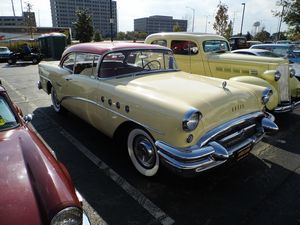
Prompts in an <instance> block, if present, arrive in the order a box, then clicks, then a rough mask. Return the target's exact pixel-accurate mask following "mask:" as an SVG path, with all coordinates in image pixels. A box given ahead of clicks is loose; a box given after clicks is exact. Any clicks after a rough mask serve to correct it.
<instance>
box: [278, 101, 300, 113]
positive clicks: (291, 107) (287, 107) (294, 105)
mask: <svg viewBox="0 0 300 225" xmlns="http://www.w3.org/2000/svg"><path fill="white" fill-rule="evenodd" d="M299 106H300V101H297V102H292V103H291V104H289V105H285V106H278V107H276V108H275V109H274V113H286V112H292V111H293V110H294V109H296V108H298V107H299Z"/></svg>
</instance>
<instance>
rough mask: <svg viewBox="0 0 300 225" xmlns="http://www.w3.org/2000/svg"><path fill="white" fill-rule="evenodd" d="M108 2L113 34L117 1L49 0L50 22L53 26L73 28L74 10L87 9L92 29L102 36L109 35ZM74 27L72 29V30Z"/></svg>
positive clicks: (74, 20) (115, 26) (115, 24)
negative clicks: (91, 21) (90, 17)
mask: <svg viewBox="0 0 300 225" xmlns="http://www.w3.org/2000/svg"><path fill="white" fill-rule="evenodd" d="M110 2H112V18H113V34H114V36H115V35H116V33H117V27H118V21H117V3H116V1H110V0H50V5H51V13H52V24H53V26H54V27H71V28H74V25H73V24H74V22H76V20H77V16H76V11H77V10H78V9H87V10H88V12H89V14H90V15H91V16H92V20H93V27H94V31H95V32H96V31H97V32H100V33H101V35H102V36H103V37H110V33H111V23H110V22H111V21H110ZM73 31H74V29H72V32H73Z"/></svg>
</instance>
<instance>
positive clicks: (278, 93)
mask: <svg viewBox="0 0 300 225" xmlns="http://www.w3.org/2000/svg"><path fill="white" fill-rule="evenodd" d="M145 43H147V44H158V45H162V46H166V47H169V48H171V49H172V51H173V53H174V55H175V59H176V62H177V65H178V66H179V68H180V69H181V70H183V71H186V72H189V73H193V74H201V75H204V76H211V77H217V78H223V79H230V80H235V81H240V82H244V83H249V84H256V85H260V86H265V87H269V88H271V89H272V90H273V96H272V98H271V100H270V102H269V103H268V105H267V108H268V110H270V111H273V112H274V113H282V112H289V111H292V110H293V109H294V108H295V107H298V106H300V81H299V80H298V79H297V78H296V77H295V70H294V69H292V68H291V67H290V65H289V63H288V60H286V59H284V58H270V57H259V56H251V55H240V54H233V53H231V52H230V47H229V43H228V41H227V40H226V39H225V38H224V37H222V36H219V35H214V34H200V33H181V32H176V33H175V32H174V33H156V34H152V35H149V36H148V37H147V38H146V40H145Z"/></svg>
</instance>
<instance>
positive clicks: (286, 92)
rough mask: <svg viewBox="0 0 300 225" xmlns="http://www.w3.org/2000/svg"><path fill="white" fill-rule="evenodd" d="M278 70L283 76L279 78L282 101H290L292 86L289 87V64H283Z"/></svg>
mask: <svg viewBox="0 0 300 225" xmlns="http://www.w3.org/2000/svg"><path fill="white" fill-rule="evenodd" d="M277 69H278V71H279V72H280V73H281V77H280V79H279V80H278V86H279V96H280V100H281V102H290V100H291V99H290V96H291V95H290V88H289V77H290V74H289V65H288V64H282V65H280V66H279V67H278V68H277Z"/></svg>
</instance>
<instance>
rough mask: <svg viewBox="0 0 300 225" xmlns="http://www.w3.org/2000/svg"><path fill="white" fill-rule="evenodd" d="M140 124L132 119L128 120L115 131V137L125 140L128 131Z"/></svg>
mask: <svg viewBox="0 0 300 225" xmlns="http://www.w3.org/2000/svg"><path fill="white" fill-rule="evenodd" d="M136 126H139V125H138V124H136V123H134V122H132V121H126V122H124V123H122V124H121V125H120V126H119V127H118V128H117V130H116V131H115V132H114V135H113V139H114V140H116V141H123V139H125V140H126V133H128V131H129V130H130V129H132V128H133V127H136Z"/></svg>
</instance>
